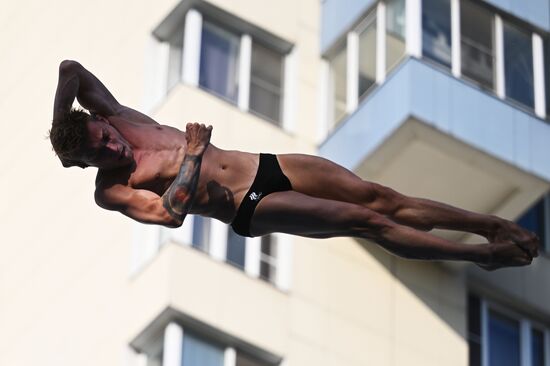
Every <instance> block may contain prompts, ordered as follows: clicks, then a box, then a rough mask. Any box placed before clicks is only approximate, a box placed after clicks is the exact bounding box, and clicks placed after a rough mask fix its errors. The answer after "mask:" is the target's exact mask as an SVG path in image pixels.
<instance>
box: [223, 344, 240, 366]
mask: <svg viewBox="0 0 550 366" xmlns="http://www.w3.org/2000/svg"><path fill="white" fill-rule="evenodd" d="M236 365H237V351H235V348H232V347H227V348H226V349H225V352H224V354H223V366H236Z"/></svg>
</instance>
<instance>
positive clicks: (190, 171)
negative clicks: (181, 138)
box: [162, 155, 202, 221]
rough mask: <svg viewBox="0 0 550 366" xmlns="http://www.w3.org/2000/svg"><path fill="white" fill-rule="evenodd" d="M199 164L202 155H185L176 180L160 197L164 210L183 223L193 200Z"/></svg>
mask: <svg viewBox="0 0 550 366" xmlns="http://www.w3.org/2000/svg"><path fill="white" fill-rule="evenodd" d="M201 162H202V155H185V158H184V159H183V162H182V163H181V167H180V170H179V173H178V175H177V176H176V179H174V182H172V185H171V186H170V187H169V188H168V190H167V191H166V192H165V193H164V195H163V196H162V199H163V205H164V208H165V209H166V210H167V211H168V213H169V214H170V216H172V217H173V218H174V219H176V220H178V221H183V219H184V218H185V215H186V214H187V212H188V211H189V209H190V208H191V204H192V203H193V199H194V198H195V191H196V189H197V183H198V181H199V173H200V169H201Z"/></svg>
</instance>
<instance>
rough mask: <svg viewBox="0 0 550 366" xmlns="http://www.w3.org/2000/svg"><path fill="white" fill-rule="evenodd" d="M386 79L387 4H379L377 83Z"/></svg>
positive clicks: (377, 22)
mask: <svg viewBox="0 0 550 366" xmlns="http://www.w3.org/2000/svg"><path fill="white" fill-rule="evenodd" d="M385 79H386V4H385V3H384V2H383V1H380V2H379V3H378V6H377V8H376V83H378V84H382V83H383V82H384V80H385Z"/></svg>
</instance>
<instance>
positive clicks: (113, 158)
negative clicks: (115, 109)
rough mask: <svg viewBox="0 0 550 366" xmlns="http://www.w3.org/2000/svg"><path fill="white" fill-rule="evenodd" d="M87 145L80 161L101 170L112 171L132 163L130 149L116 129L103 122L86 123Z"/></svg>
mask: <svg viewBox="0 0 550 366" xmlns="http://www.w3.org/2000/svg"><path fill="white" fill-rule="evenodd" d="M86 128H87V130H88V143H87V146H86V148H85V149H84V152H83V154H82V155H83V156H82V161H83V162H84V163H86V164H88V165H91V166H95V167H98V168H101V169H114V168H119V167H123V166H127V165H130V164H131V163H132V162H133V161H134V154H133V150H132V147H131V146H130V144H129V143H128V141H126V139H125V138H124V137H123V136H122V135H121V134H120V133H119V132H118V130H117V129H116V128H114V127H113V126H111V125H110V124H108V123H107V122H105V121H103V120H92V121H88V122H86Z"/></svg>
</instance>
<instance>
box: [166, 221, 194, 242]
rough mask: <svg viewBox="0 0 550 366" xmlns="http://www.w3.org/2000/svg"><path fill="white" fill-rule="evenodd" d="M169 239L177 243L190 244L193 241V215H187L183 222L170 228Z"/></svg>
mask: <svg viewBox="0 0 550 366" xmlns="http://www.w3.org/2000/svg"><path fill="white" fill-rule="evenodd" d="M170 233H171V239H172V240H173V241H175V242H176V243H178V244H183V245H191V242H192V241H193V216H192V215H187V216H186V217H185V220H183V224H182V225H181V226H180V227H179V228H177V229H171V230H170Z"/></svg>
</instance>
